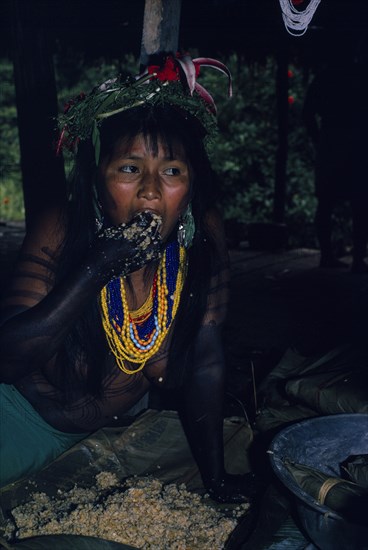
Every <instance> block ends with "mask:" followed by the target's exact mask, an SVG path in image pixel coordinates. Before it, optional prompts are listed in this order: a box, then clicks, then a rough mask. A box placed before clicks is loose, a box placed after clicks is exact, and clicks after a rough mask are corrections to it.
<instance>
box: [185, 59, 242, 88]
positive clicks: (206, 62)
mask: <svg viewBox="0 0 368 550" xmlns="http://www.w3.org/2000/svg"><path fill="white" fill-rule="evenodd" d="M193 63H194V65H198V66H199V67H201V66H204V67H212V68H213V69H217V70H218V71H220V72H222V73H224V74H226V76H227V77H228V80H229V87H228V94H229V97H231V96H232V95H233V89H232V77H231V72H230V71H229V69H228V68H227V67H226V65H224V63H221V61H217V59H212V58H210V57H197V58H196V59H193Z"/></svg>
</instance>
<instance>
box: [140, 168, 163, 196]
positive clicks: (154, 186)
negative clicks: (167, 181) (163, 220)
mask: <svg viewBox="0 0 368 550" xmlns="http://www.w3.org/2000/svg"><path fill="white" fill-rule="evenodd" d="M138 196H139V197H141V198H144V199H147V200H150V201H151V200H154V199H159V198H160V197H161V190H160V181H159V178H158V177H157V176H155V175H154V174H145V175H144V176H143V178H142V181H141V185H140V189H139V192H138Z"/></svg>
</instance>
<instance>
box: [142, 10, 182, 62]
mask: <svg viewBox="0 0 368 550" xmlns="http://www.w3.org/2000/svg"><path fill="white" fill-rule="evenodd" d="M180 10H181V0H146V2H145V7H144V18H143V32H142V46H141V57H140V63H141V67H145V66H146V65H147V62H148V59H149V57H150V56H151V55H154V54H156V53H159V52H176V51H177V49H178V44H179V27H180Z"/></svg>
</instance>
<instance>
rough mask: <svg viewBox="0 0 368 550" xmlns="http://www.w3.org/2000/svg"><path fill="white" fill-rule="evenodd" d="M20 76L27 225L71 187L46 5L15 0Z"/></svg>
mask: <svg viewBox="0 0 368 550" xmlns="http://www.w3.org/2000/svg"><path fill="white" fill-rule="evenodd" d="M12 8H13V13H12V23H13V40H14V45H13V51H14V79H15V90H16V102H17V112H18V129H19V143H20V153H21V169H22V176H23V191H24V206H25V212H26V225H27V229H28V228H29V226H30V225H31V224H33V222H34V221H36V219H37V217H38V215H39V214H40V213H41V212H42V210H44V209H45V208H47V207H49V206H52V205H54V204H55V203H57V202H58V201H60V199H62V198H63V196H64V193H65V177H64V166H63V161H62V158H61V157H59V158H58V157H56V154H55V143H56V138H57V132H56V129H55V128H56V121H55V117H56V115H57V110H58V109H57V92H56V84H55V76H54V67H53V60H52V53H51V50H50V46H49V44H48V42H47V39H46V36H45V26H44V22H43V17H44V15H43V14H44V11H43V10H44V9H45V7H44V5H43V4H42V2H39V1H38V0H32V2H24V1H22V0H13V1H12Z"/></svg>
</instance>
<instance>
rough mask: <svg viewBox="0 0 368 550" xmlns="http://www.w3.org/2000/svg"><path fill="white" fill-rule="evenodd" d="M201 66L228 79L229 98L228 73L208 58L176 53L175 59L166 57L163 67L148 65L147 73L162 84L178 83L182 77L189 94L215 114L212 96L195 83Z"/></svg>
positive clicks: (216, 62) (224, 68) (230, 92)
mask: <svg viewBox="0 0 368 550" xmlns="http://www.w3.org/2000/svg"><path fill="white" fill-rule="evenodd" d="M201 66H207V67H212V68H213V69H217V70H219V71H221V72H222V73H224V74H226V75H227V77H228V79H229V97H231V95H232V87H231V74H230V71H229V69H228V68H227V67H226V65H224V64H223V63H221V62H220V61H217V60H216V59H211V58H209V57H198V58H196V59H192V58H191V57H190V56H189V55H188V54H183V55H181V54H179V53H178V54H176V56H175V57H174V56H172V55H170V56H167V57H166V59H165V62H164V64H163V66H159V65H150V66H149V67H148V68H147V72H148V74H152V75H155V76H156V78H157V79H158V80H161V81H163V82H165V81H171V82H172V81H178V80H181V77H182V78H183V79H184V81H186V83H187V85H188V88H189V92H190V94H191V95H193V92H194V90H195V91H196V92H197V93H198V94H199V95H200V96H201V97H202V99H203V100H204V101H205V102H206V103H207V106H208V109H209V110H210V111H211V112H212V113H214V114H216V105H215V102H214V100H213V98H212V96H211V95H210V94H209V93H208V92H207V90H206V89H205V88H203V86H201V85H200V84H198V82H197V77H198V75H199V71H200V67H201Z"/></svg>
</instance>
